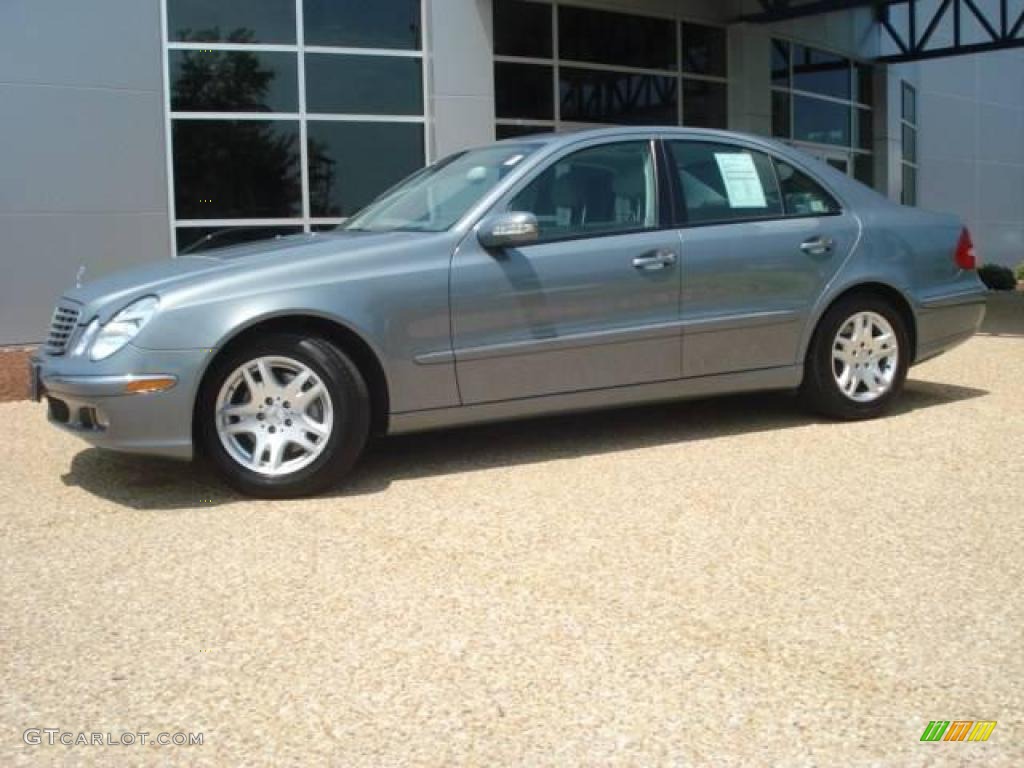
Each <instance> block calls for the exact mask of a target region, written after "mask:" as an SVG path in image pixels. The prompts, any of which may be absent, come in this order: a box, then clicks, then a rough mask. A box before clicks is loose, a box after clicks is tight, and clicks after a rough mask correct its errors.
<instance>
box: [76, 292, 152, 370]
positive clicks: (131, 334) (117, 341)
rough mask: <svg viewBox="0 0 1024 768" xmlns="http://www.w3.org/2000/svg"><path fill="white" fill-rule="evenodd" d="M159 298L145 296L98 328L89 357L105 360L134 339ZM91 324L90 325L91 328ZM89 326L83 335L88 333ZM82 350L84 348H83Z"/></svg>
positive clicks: (147, 320)
mask: <svg viewBox="0 0 1024 768" xmlns="http://www.w3.org/2000/svg"><path fill="white" fill-rule="evenodd" d="M158 306H160V300H159V299H158V298H157V297H156V296H146V297H145V298H142V299H139V300H138V301H136V302H133V303H132V304H129V305H128V306H127V307H125V308H124V309H122V310H121V311H120V312H118V313H117V314H116V315H114V317H113V318H111V320H110V322H108V323H107V324H106V325H104V326H102V327H101V328H100V329H99V333H97V334H96V338H95V340H94V341H93V342H92V347H91V349H90V352H89V357H90V358H91V359H92V360H106V359H107V358H108V357H110V356H111V355H112V354H114V353H115V352H117V351H118V350H119V349H121V348H122V347H123V346H124V345H125V344H127V343H128V342H129V341H131V340H132V339H134V338H135V337H136V336H137V335H138V333H139V331H141V330H142V328H143V326H144V325H145V324H146V323H148V322H149V320H150V318H152V317H153V315H154V313H155V312H156V309H157V307H158ZM91 327H92V326H90V328H91ZM89 330H90V329H89V328H87V329H86V331H85V334H83V338H84V336H87V335H89ZM83 351H84V350H83Z"/></svg>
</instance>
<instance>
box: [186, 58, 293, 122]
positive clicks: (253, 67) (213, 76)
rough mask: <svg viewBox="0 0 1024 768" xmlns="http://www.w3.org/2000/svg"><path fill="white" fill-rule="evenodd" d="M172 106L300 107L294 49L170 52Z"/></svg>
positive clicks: (233, 109)
mask: <svg viewBox="0 0 1024 768" xmlns="http://www.w3.org/2000/svg"><path fill="white" fill-rule="evenodd" d="M167 55H168V57H169V63H170V78H171V109H172V110H175V111H178V112H298V111H299V94H298V76H297V74H296V71H297V66H296V61H295V54H294V53H264V52H257V51H251V52H250V51H245V52H242V53H231V52H227V51H168V54H167Z"/></svg>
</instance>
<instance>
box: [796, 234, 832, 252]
mask: <svg viewBox="0 0 1024 768" xmlns="http://www.w3.org/2000/svg"><path fill="white" fill-rule="evenodd" d="M834 246H835V241H834V240H833V239H832V238H831V237H812V238H811V239H810V240H804V241H803V242H802V243H800V250H801V251H803V252H804V253H809V254H811V255H812V256H821V255H822V254H824V253H831V252H832V248H833V247H834Z"/></svg>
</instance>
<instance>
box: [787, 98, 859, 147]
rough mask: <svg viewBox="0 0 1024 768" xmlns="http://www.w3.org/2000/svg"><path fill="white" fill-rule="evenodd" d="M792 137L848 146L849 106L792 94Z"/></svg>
mask: <svg viewBox="0 0 1024 768" xmlns="http://www.w3.org/2000/svg"><path fill="white" fill-rule="evenodd" d="M793 138H794V139H797V140H799V141H813V142H816V143H818V144H836V145H838V146H842V147H848V146H850V107H848V106H846V105H845V104H836V103H835V102H832V101H823V100H822V99H815V98H812V97H809V96H800V95H794V96H793Z"/></svg>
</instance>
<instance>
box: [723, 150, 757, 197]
mask: <svg viewBox="0 0 1024 768" xmlns="http://www.w3.org/2000/svg"><path fill="white" fill-rule="evenodd" d="M715 162H717V163H718V170H719V172H720V173H721V174H722V181H724V182H725V193H726V194H727V195H728V196H729V207H730V208H767V207H768V201H767V200H765V197H764V187H763V186H761V177H760V176H758V175H757V168H756V167H754V158H753V157H752V156H751V155H748V154H747V153H746V152H715Z"/></svg>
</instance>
